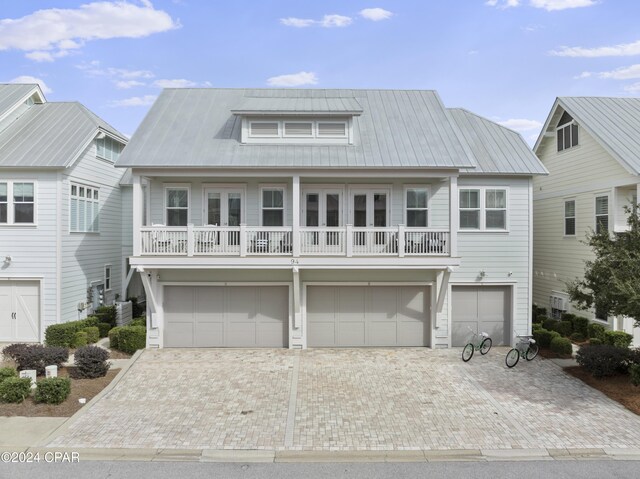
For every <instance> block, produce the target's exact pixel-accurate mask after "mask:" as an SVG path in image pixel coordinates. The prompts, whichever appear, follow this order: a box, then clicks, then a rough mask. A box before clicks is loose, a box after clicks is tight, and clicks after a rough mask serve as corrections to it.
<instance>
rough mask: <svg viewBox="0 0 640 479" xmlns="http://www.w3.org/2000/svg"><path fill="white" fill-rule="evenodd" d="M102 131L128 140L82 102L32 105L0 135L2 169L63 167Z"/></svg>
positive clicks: (75, 157)
mask: <svg viewBox="0 0 640 479" xmlns="http://www.w3.org/2000/svg"><path fill="white" fill-rule="evenodd" d="M100 130H103V131H105V132H107V133H109V134H110V135H113V136H115V137H116V138H119V139H121V140H122V141H123V142H124V143H126V137H124V135H122V134H121V133H119V132H118V131H117V130H115V129H114V128H113V127H111V126H110V125H109V124H108V123H106V122H104V121H103V120H101V119H100V118H99V117H98V116H96V115H95V114H94V113H92V112H90V111H89V110H87V109H86V108H85V107H84V106H83V105H81V104H80V103H75V102H74V103H58V102H55V103H43V104H36V105H33V106H31V108H29V109H28V110H27V111H26V112H25V113H24V114H22V115H21V116H20V117H19V118H18V119H17V120H16V121H14V122H13V123H12V124H11V125H9V126H8V127H7V128H6V129H5V130H4V131H2V132H1V133H0V167H5V168H8V167H13V168H64V167H67V166H69V165H70V164H71V163H73V162H74V161H75V160H76V159H77V158H78V156H79V155H80V154H81V153H82V152H83V151H84V149H85V148H86V147H87V145H88V143H89V142H90V141H91V140H93V138H95V136H96V135H97V134H98V132H99V131H100Z"/></svg>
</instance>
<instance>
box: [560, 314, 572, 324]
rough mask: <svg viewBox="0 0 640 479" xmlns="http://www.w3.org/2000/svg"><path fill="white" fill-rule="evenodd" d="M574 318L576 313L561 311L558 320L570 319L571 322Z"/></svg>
mask: <svg viewBox="0 0 640 479" xmlns="http://www.w3.org/2000/svg"><path fill="white" fill-rule="evenodd" d="M575 318H576V315H575V314H573V313H562V314H561V315H560V320H561V321H571V322H572V323H573V320H574V319H575Z"/></svg>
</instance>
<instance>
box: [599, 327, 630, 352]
mask: <svg viewBox="0 0 640 479" xmlns="http://www.w3.org/2000/svg"><path fill="white" fill-rule="evenodd" d="M631 341H633V336H632V335H631V334H629V333H625V332H624V331H605V332H604V344H610V345H611V346H617V347H619V348H628V347H629V346H631Z"/></svg>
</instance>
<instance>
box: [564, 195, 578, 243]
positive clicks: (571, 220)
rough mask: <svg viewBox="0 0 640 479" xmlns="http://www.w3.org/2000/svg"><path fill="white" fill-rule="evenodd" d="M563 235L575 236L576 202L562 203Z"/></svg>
mask: <svg viewBox="0 0 640 479" xmlns="http://www.w3.org/2000/svg"><path fill="white" fill-rule="evenodd" d="M564 234H565V236H575V234H576V200H567V201H565V202H564Z"/></svg>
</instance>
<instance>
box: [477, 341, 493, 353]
mask: <svg viewBox="0 0 640 479" xmlns="http://www.w3.org/2000/svg"><path fill="white" fill-rule="evenodd" d="M492 344H493V342H492V341H491V338H485V339H483V340H482V343H481V344H480V354H482V355H485V354H487V353H488V352H489V351H490V350H491V345H492Z"/></svg>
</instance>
